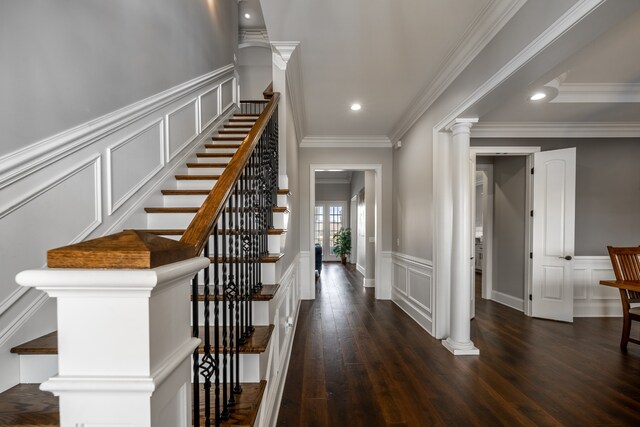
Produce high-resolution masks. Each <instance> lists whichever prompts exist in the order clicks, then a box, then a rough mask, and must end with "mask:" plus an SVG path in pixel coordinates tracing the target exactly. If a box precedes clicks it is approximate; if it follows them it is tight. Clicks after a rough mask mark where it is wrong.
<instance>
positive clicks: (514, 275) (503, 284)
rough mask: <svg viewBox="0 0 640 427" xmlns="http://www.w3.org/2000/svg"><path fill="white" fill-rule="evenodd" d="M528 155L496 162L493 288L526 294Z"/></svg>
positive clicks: (514, 293)
mask: <svg viewBox="0 0 640 427" xmlns="http://www.w3.org/2000/svg"><path fill="white" fill-rule="evenodd" d="M525 169H526V158H525V157H524V156H517V157H496V158H495V159H494V163H493V179H494V192H493V218H494V221H493V290H495V291H498V292H502V293H503V294H507V295H510V296H513V297H516V298H520V299H522V298H523V296H524V274H525V265H524V262H525V258H524V249H525V231H526V230H525V229H526V225H525V221H526V220H525V218H526V217H525V208H526V175H525Z"/></svg>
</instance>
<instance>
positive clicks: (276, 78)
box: [271, 41, 300, 188]
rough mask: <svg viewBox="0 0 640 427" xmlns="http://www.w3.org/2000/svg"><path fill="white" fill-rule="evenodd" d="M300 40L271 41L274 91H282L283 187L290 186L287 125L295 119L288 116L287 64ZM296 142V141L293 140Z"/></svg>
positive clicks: (279, 128) (281, 176) (279, 124)
mask: <svg viewBox="0 0 640 427" xmlns="http://www.w3.org/2000/svg"><path fill="white" fill-rule="evenodd" d="M299 44H300V42H296V41H281V42H277V41H274V42H271V50H272V60H273V67H272V70H273V91H274V92H280V102H279V104H278V155H279V156H280V158H279V165H278V168H279V175H280V176H279V177H278V180H279V182H278V185H279V186H280V187H281V188H288V187H289V183H288V178H287V126H288V121H291V120H293V118H292V117H288V115H287V111H288V108H289V97H288V94H287V65H288V64H289V60H290V59H291V55H293V51H294V50H295V49H296V48H297V47H298V45H299ZM293 143H294V144H296V143H297V142H296V141H293Z"/></svg>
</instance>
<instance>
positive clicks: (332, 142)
mask: <svg viewBox="0 0 640 427" xmlns="http://www.w3.org/2000/svg"><path fill="white" fill-rule="evenodd" d="M391 147H392V145H391V141H390V140H389V138H387V137H386V136H306V137H304V138H303V139H302V142H301V143H300V148H391Z"/></svg>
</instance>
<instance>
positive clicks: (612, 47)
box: [467, 1, 640, 124]
mask: <svg viewBox="0 0 640 427" xmlns="http://www.w3.org/2000/svg"><path fill="white" fill-rule="evenodd" d="M630 3H632V5H631V8H630V9H631V13H627V14H622V15H621V16H619V17H616V16H614V17H610V21H606V20H604V19H601V20H599V21H598V23H599V24H602V25H603V27H604V28H603V29H598V28H594V27H595V25H593V24H592V23H590V24H588V25H584V26H583V27H582V28H576V29H574V30H573V31H574V32H576V33H578V34H580V36H581V38H582V39H588V37H590V36H591V35H593V34H596V33H597V34H596V35H595V37H594V38H593V40H591V41H590V42H588V43H587V44H586V45H585V46H582V47H580V48H579V49H577V50H575V51H573V52H570V54H567V55H565V56H563V57H562V58H563V59H562V60H561V61H560V62H559V63H558V64H557V65H553V66H551V67H550V68H545V67H544V66H543V64H542V62H543V61H544V60H545V58H541V60H540V61H532V63H531V64H528V65H527V67H525V69H523V70H522V71H521V72H520V74H521V75H526V74H527V72H528V71H529V70H532V69H534V68H537V69H538V70H548V71H546V72H544V73H540V72H538V74H537V75H533V78H532V75H531V74H530V75H529V76H528V80H524V79H520V81H521V83H522V82H524V81H528V82H529V83H530V84H524V85H522V86H520V87H519V88H518V87H517V86H516V85H515V84H514V83H513V82H506V83H505V84H504V86H505V88H508V90H507V89H504V88H503V89H502V90H501V89H498V90H496V91H495V93H494V94H493V95H490V96H489V97H488V99H487V100H483V101H482V102H480V103H478V105H475V106H473V107H472V108H470V109H469V111H468V112H467V115H474V114H475V115H477V116H479V117H480V123H481V124H487V123H538V124H541V123H602V124H607V123H617V124H622V123H640V10H639V9H640V1H638V2H635V4H633V2H628V1H627V2H625V4H626V5H627V7H628V6H629V4H630ZM621 4H622V3H618V4H616V5H614V6H615V7H618V8H619V7H620V6H621ZM633 9H635V11H633ZM575 35H576V34H575V33H574V34H573V35H571V34H568V35H566V36H565V37H572V36H573V37H574V38H575ZM561 43H562V40H559V41H558V44H561ZM548 56H549V57H551V56H552V55H548ZM548 62H549V63H552V62H551V61H548ZM515 79H517V77H516V78H515ZM536 91H543V92H546V93H547V94H548V97H547V98H546V99H544V100H542V101H537V102H534V101H531V100H529V96H530V95H531V94H532V93H533V92H536ZM492 98H499V99H492Z"/></svg>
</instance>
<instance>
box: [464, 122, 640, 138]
mask: <svg viewBox="0 0 640 427" xmlns="http://www.w3.org/2000/svg"><path fill="white" fill-rule="evenodd" d="M471 137H472V138H638V137H640V122H638V123H580V122H565V123H536V122H531V123H497V122H496V123H478V124H476V125H475V126H474V127H473V129H472V130H471Z"/></svg>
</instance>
